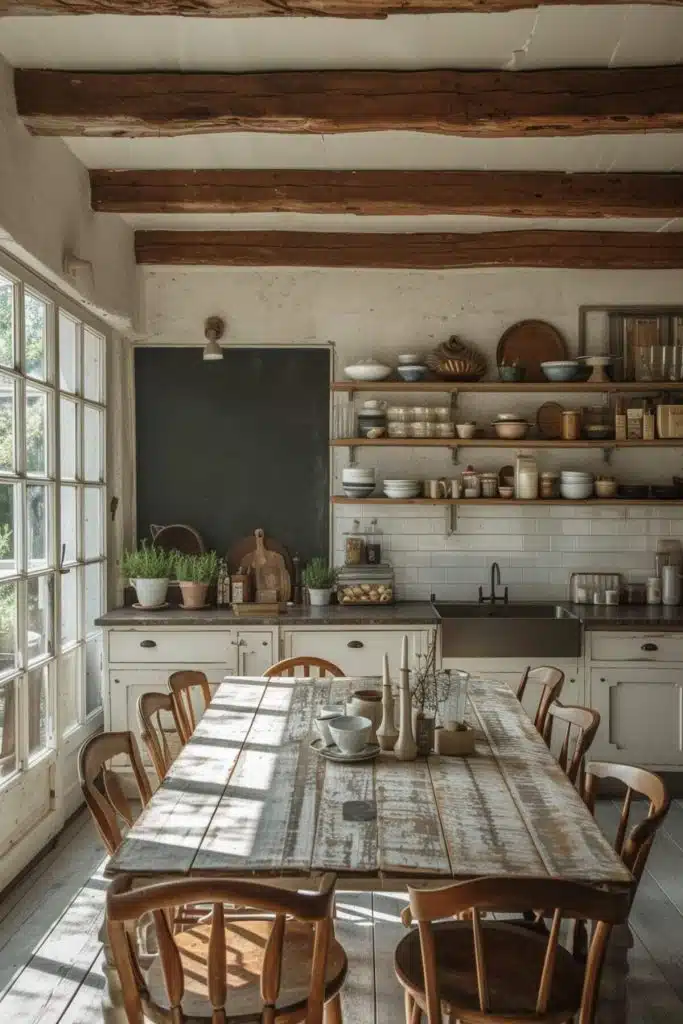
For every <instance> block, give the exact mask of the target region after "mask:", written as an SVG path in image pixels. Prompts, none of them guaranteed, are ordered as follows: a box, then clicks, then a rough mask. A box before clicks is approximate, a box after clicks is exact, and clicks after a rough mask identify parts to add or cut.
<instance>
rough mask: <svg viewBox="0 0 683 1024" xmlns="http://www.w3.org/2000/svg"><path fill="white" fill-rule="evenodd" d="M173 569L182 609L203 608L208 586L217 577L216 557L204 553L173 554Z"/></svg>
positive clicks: (212, 554)
mask: <svg viewBox="0 0 683 1024" xmlns="http://www.w3.org/2000/svg"><path fill="white" fill-rule="evenodd" d="M173 568H174V570H175V576H176V579H177V580H178V586H179V587H180V592H181V594H182V597H183V604H182V607H183V608H204V607H205V605H206V594H207V591H208V589H209V586H210V585H211V584H212V583H213V581H214V580H215V579H216V577H217V575H218V555H217V554H216V552H215V551H205V552H204V554H202V555H182V554H181V553H180V552H179V551H176V552H175V556H174V562H173Z"/></svg>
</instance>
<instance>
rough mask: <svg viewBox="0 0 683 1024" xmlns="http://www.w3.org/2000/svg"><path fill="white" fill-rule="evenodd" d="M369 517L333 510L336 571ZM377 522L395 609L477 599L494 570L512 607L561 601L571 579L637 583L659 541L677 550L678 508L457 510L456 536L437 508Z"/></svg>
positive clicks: (682, 532)
mask: <svg viewBox="0 0 683 1024" xmlns="http://www.w3.org/2000/svg"><path fill="white" fill-rule="evenodd" d="M434 475H436V473H435V474H434ZM369 509H372V511H370V512H369V511H368V510H369ZM373 518H375V510H374V508H373V507H372V506H362V505H359V506H356V505H344V506H338V507H336V508H335V514H334V534H333V550H334V555H335V562H336V564H341V562H342V561H343V548H344V538H343V534H344V533H345V532H348V531H349V530H351V529H352V527H353V520H354V519H359V520H360V522H361V528H362V529H367V527H368V526H369V524H370V520H371V519H373ZM376 518H377V521H378V526H379V527H380V529H381V531H382V540H383V544H384V549H385V552H386V556H387V560H388V561H390V562H392V564H393V565H394V568H395V573H396V585H397V593H398V596H399V598H400V599H401V600H426V599H428V598H429V596H430V594H431V593H434V594H435V595H436V597H437V599H440V600H451V601H472V600H476V596H477V588H478V586H479V585H480V584H481V585H482V586H484V588H485V589H487V588H488V580H489V571H490V566H491V563H492V562H494V561H497V562H499V564H500V567H501V575H502V578H503V584H507V585H509V586H510V588H511V593H512V596H513V597H514V598H517V599H519V600H537V599H545V600H563V599H565V598H566V596H567V587H568V582H569V576H570V574H571V573H572V572H595V571H613V572H615V571H618V572H621V573H623V575H624V576H625V577H626V578H632V579H638V580H642V579H643V578H644V577H646V576H647V575H648V574H649V572H650V571H651V569H652V565H653V560H654V551H655V550H656V547H657V541H658V539H659V537H661V536H673V537H678V538H679V539H681V540H682V541H683V510H682V509H677V508H671V509H668V508H666V507H664V508H648V507H647V506H644V505H641V506H630V507H628V508H614V507H609V508H594V507H591V508H582V507H576V506H571V507H563V506H562V505H548V506H540V507H539V506H537V505H534V506H529V507H526V506H509V507H499V508H486V507H479V506H471V507H467V506H460V507H459V508H458V516H457V521H456V530H455V533H453V534H452V535H447V533H446V529H447V519H446V517H445V516H444V512H443V509H442V508H440V507H439V506H422V505H415V506H413V505H405V506H399V505H396V506H377V514H376Z"/></svg>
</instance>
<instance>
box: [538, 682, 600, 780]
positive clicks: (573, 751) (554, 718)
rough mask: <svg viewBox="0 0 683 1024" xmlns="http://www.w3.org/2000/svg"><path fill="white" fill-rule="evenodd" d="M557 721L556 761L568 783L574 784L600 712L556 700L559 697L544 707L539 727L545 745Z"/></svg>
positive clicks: (549, 740)
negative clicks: (545, 711)
mask: <svg viewBox="0 0 683 1024" xmlns="http://www.w3.org/2000/svg"><path fill="white" fill-rule="evenodd" d="M557 725H560V726H562V727H563V734H562V746H561V748H560V751H559V753H558V755H557V760H558V763H559V765H560V767H561V768H562V770H563V771H564V772H565V774H566V776H567V778H568V779H569V781H570V782H571V783H572V785H576V782H577V780H578V781H579V783H582V781H583V780H582V779H581V777H580V776H581V771H582V768H583V763H584V758H585V756H586V754H587V753H588V751H589V750H590V747H591V744H592V743H593V740H594V739H595V734H596V733H597V731H598V726H599V725H600V714H599V712H597V711H594V710H593V709H592V708H583V707H576V706H573V705H570V704H560V702H559V701H555V703H554V704H551V705H550V707H549V708H548V714H547V716H546V720H545V726H544V728H543V739H544V740H545V743H546V746H548V747H550V743H551V740H552V739H553V733H554V732H555V727H556V726H557Z"/></svg>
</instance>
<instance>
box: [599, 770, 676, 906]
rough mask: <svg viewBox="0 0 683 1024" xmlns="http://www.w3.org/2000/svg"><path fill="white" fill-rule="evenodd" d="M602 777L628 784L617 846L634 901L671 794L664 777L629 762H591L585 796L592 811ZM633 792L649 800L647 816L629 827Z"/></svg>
mask: <svg viewBox="0 0 683 1024" xmlns="http://www.w3.org/2000/svg"><path fill="white" fill-rule="evenodd" d="M601 780H610V781H617V782H621V783H623V784H624V786H626V795H625V796H624V802H623V804H622V808H621V816H620V818H619V826H618V828H617V833H616V836H615V839H614V849H615V851H616V853H618V854H619V856H620V857H621V859H622V860H623V862H624V864H625V865H626V867H627V868H628V870H629V871H630V872H631V874H632V875H633V886H632V891H631V900H633V898H634V897H635V894H636V891H637V889H638V884H639V882H640V879H641V876H642V874H643V871H644V870H645V864H646V862H647V858H648V856H649V853H650V849H651V847H652V843H653V842H654V838H655V835H656V834H657V830H658V829H659V828H660V826H661V824H662V822H663V821H664V819H665V818H666V816H667V814H668V813H669V807H670V806H671V797H670V796H669V793H668V790H667V788H666V786H665V785H664V782H663V781H662V779H661V778H660V777H659V775H655V774H654V772H648V771H645V769H644V768H636V767H634V766H633V765H630V764H611V763H609V762H607V761H589V762H588V764H587V765H586V770H585V779H584V799H585V801H586V804H587V806H588V808H589V810H590V812H591V814H595V801H596V798H597V795H598V791H599V787H600V781H601ZM634 794H635V795H636V796H640V797H645V799H646V800H647V801H648V806H647V817H646V818H645V819H644V820H642V821H639V822H637V823H636V824H635V825H634V826H633V827H632V828H631V829H630V830H629V819H630V816H631V811H632V810H633V797H634Z"/></svg>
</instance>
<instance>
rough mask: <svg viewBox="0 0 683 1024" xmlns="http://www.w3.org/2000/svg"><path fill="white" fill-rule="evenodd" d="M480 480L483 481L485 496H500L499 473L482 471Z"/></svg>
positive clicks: (482, 487)
mask: <svg viewBox="0 0 683 1024" xmlns="http://www.w3.org/2000/svg"><path fill="white" fill-rule="evenodd" d="M479 480H480V482H481V494H482V497H483V498H497V497H498V474H497V473H481V474H480V476H479Z"/></svg>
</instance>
